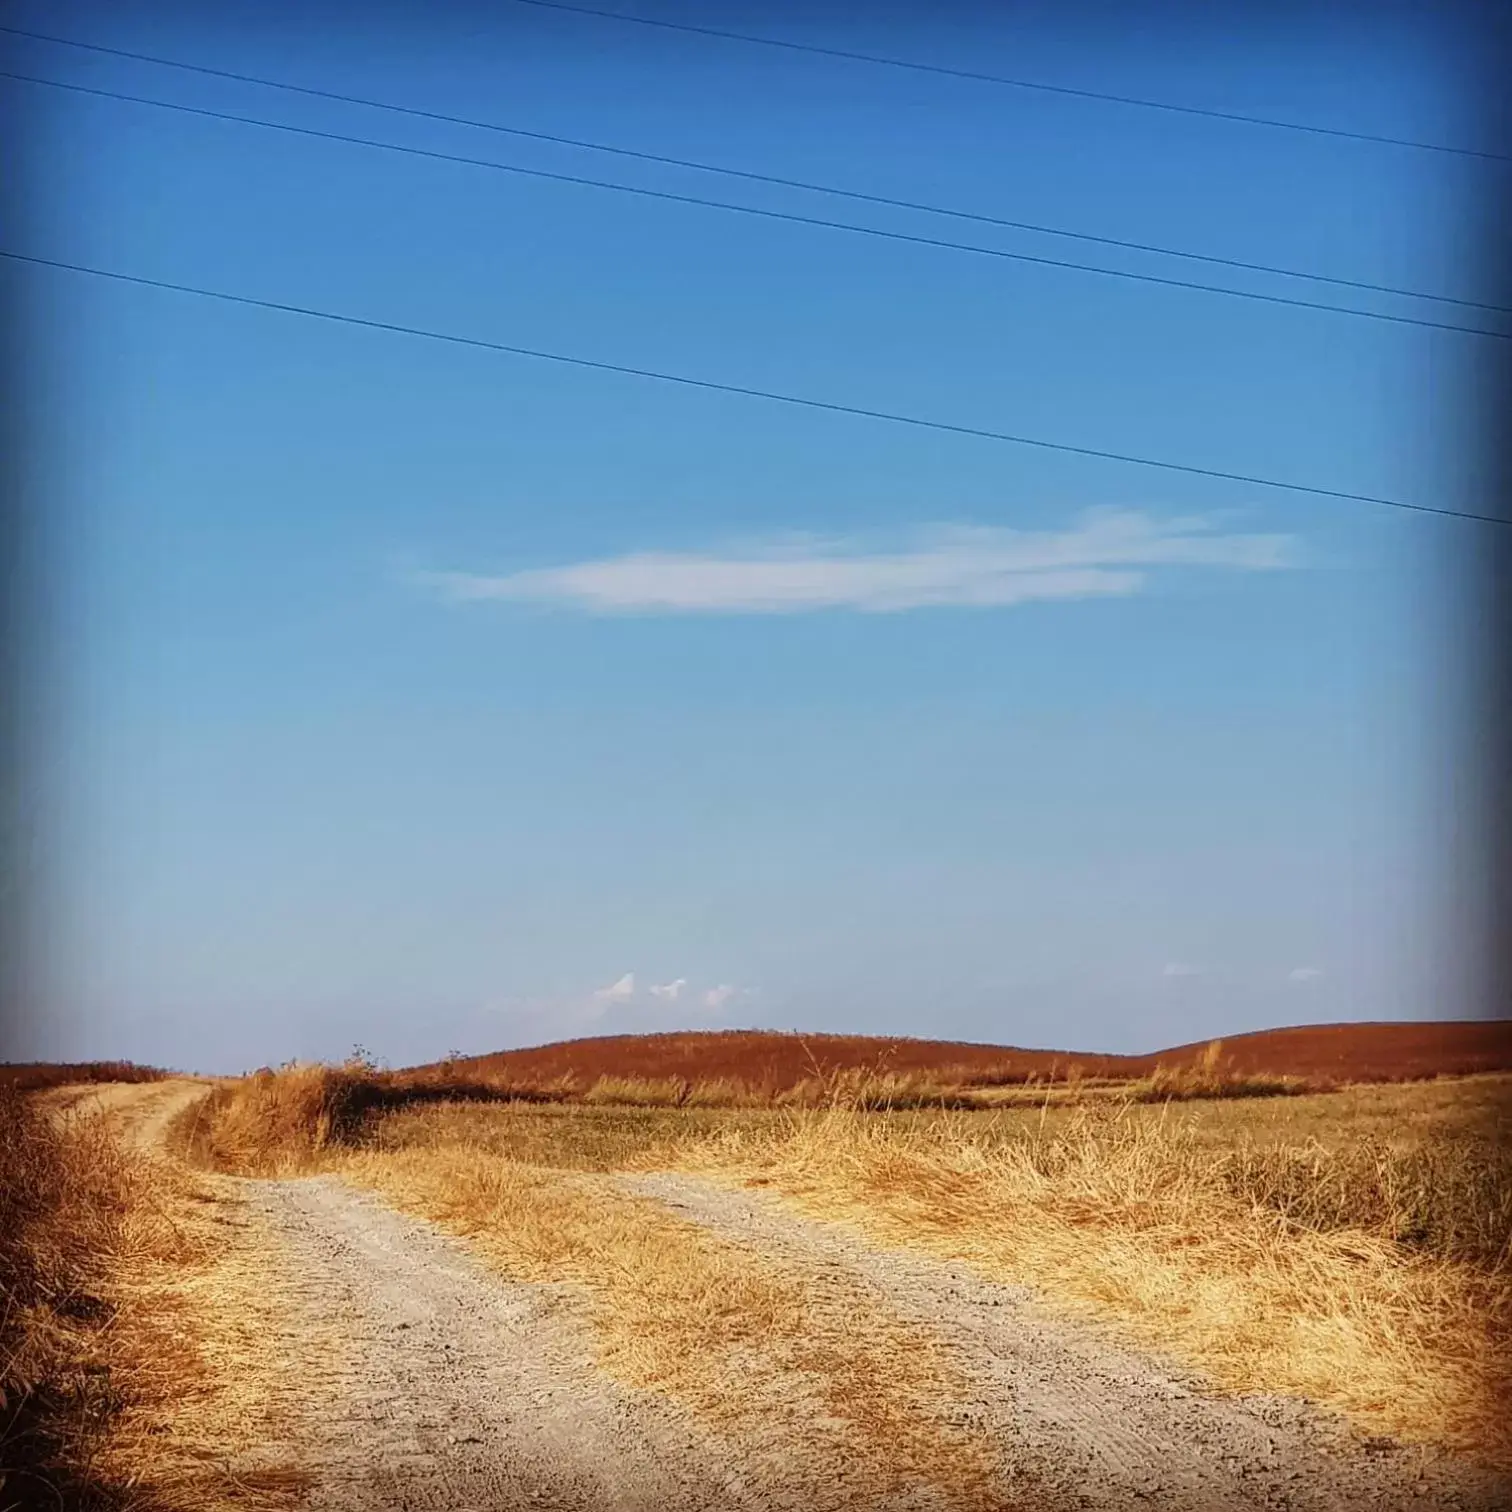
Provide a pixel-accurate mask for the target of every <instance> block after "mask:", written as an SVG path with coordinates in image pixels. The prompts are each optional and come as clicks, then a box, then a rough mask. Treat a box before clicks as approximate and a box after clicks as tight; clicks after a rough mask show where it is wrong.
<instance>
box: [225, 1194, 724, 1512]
mask: <svg viewBox="0 0 1512 1512" xmlns="http://www.w3.org/2000/svg"><path fill="white" fill-rule="evenodd" d="M247 1187H248V1195H249V1197H250V1199H251V1201H252V1203H253V1206H254V1209H255V1210H256V1211H258V1212H259V1213H260V1214H261V1215H262V1217H263V1218H264V1220H265V1221H266V1222H267V1223H268V1225H269V1226H270V1227H271V1228H272V1229H274V1230H276V1231H277V1232H278V1233H279V1235H280V1237H281V1239H282V1241H283V1242H284V1243H285V1244H286V1245H287V1246H288V1247H289V1249H290V1250H291V1251H292V1253H293V1255H294V1257H295V1258H296V1261H297V1262H298V1263H297V1266H296V1269H297V1271H298V1274H299V1277H300V1280H299V1282H298V1289H297V1293H296V1294H295V1295H293V1296H290V1297H288V1298H287V1299H286V1300H287V1302H288V1305H289V1307H290V1309H291V1310H292V1311H293V1312H294V1313H295V1314H296V1315H298V1316H304V1317H308V1318H310V1319H312V1320H319V1326H320V1327H321V1328H322V1329H323V1330H329V1329H331V1327H332V1326H333V1324H334V1325H337V1326H339V1327H340V1328H341V1331H342V1337H343V1346H344V1347H343V1353H344V1355H345V1356H346V1357H347V1360H348V1361H349V1362H350V1363H348V1364H347V1365H346V1366H345V1368H344V1369H342V1370H341V1371H340V1372H339V1375H327V1376H324V1377H323V1378H320V1379H317V1380H316V1381H314V1382H311V1383H310V1386H311V1387H312V1388H313V1389H309V1390H308V1391H307V1396H308V1402H307V1404H306V1407H307V1410H306V1414H305V1415H306V1423H307V1431H308V1435H309V1443H308V1454H309V1463H308V1466H307V1468H309V1469H310V1470H311V1471H313V1472H314V1474H315V1477H316V1490H315V1492H314V1495H313V1498H312V1501H311V1506H312V1507H314V1508H318V1509H329V1512H367V1509H377V1508H404V1509H411V1508H413V1509H417V1512H418V1509H422V1508H424V1509H429V1508H437V1509H440V1508H446V1509H448V1512H462V1509H465V1508H478V1509H480V1512H481V1509H484V1508H488V1509H494V1508H505V1507H508V1508H513V1507H527V1506H528V1507H553V1508H564V1509H566V1508H571V1509H584V1512H587V1509H594V1512H598V1509H604V1512H658V1509H664V1508H687V1509H689V1512H699V1509H704V1508H714V1507H720V1508H731V1509H737V1508H745V1507H748V1506H751V1505H752V1503H750V1502H749V1501H748V1500H747V1499H746V1498H744V1497H742V1496H740V1495H737V1494H736V1493H735V1492H734V1491H733V1490H731V1489H730V1488H729V1487H728V1486H727V1485H726V1480H727V1474H728V1473H727V1472H726V1471H724V1470H723V1469H722V1468H721V1465H720V1463H719V1461H718V1456H717V1455H716V1454H715V1452H714V1451H713V1447H712V1446H710V1445H708V1444H706V1443H703V1442H701V1441H700V1440H699V1439H698V1437H697V1436H696V1434H695V1433H694V1432H693V1431H691V1429H690V1428H689V1427H688V1425H686V1424H684V1423H682V1422H681V1421H679V1420H678V1418H677V1416H676V1414H675V1413H673V1412H672V1411H670V1410H667V1409H665V1408H664V1407H663V1406H662V1405H661V1404H660V1403H658V1402H656V1401H655V1400H653V1399H649V1398H642V1397H638V1396H631V1395H630V1394H629V1393H626V1392H623V1391H620V1390H618V1389H616V1388H615V1387H614V1386H613V1384H612V1383H610V1382H609V1381H607V1380H606V1379H605V1378H604V1377H602V1376H600V1375H599V1374H597V1373H596V1371H595V1369H594V1363H593V1354H592V1350H591V1347H590V1345H589V1343H588V1341H587V1340H586V1338H585V1337H582V1336H580V1331H579V1330H578V1329H576V1328H575V1327H573V1326H572V1322H571V1320H570V1318H568V1317H564V1316H563V1313H564V1312H565V1311H566V1309H564V1308H563V1306H562V1303H563V1302H564V1301H567V1300H568V1299H564V1298H561V1297H558V1296H555V1295H554V1294H553V1291H552V1289H551V1288H549V1287H542V1286H521V1285H512V1284H509V1283H507V1282H504V1281H501V1280H499V1279H498V1278H496V1277H494V1276H492V1275H490V1274H488V1273H487V1272H486V1271H484V1270H483V1268H482V1267H481V1265H480V1264H479V1263H478V1262H477V1261H475V1260H474V1258H473V1257H472V1256H471V1255H470V1254H469V1253H468V1252H467V1251H466V1249H465V1248H464V1246H463V1245H461V1244H460V1243H458V1242H457V1241H455V1240H452V1239H450V1238H448V1237H447V1236H446V1235H444V1234H442V1233H440V1232H439V1231H437V1230H436V1229H435V1228H433V1227H432V1226H431V1225H429V1224H427V1223H425V1222H424V1221H422V1220H420V1219H415V1218H410V1217H407V1216H405V1215H402V1214H400V1213H397V1212H395V1211H393V1210H392V1209H390V1208H388V1207H386V1206H384V1205H383V1204H382V1203H381V1202H380V1201H378V1200H377V1199H375V1198H373V1197H370V1196H369V1195H367V1194H366V1193H362V1192H359V1191H357V1190H355V1189H353V1188H351V1187H349V1186H346V1185H345V1184H344V1183H342V1182H340V1181H338V1180H336V1179H334V1178H331V1177H313V1178H304V1179H298V1180H291V1181H276V1182H275V1181H254V1182H249V1183H247ZM569 1305H570V1304H569Z"/></svg>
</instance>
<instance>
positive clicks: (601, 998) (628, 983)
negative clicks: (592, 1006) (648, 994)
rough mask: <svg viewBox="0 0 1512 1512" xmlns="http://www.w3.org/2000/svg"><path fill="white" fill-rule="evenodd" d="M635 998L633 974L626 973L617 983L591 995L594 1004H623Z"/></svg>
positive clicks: (611, 983)
mask: <svg viewBox="0 0 1512 1512" xmlns="http://www.w3.org/2000/svg"><path fill="white" fill-rule="evenodd" d="M634 996H635V973H634V972H633V971H627V972H626V973H625V974H624V976H622V977H621V978H620V979H619V981H617V982H610V984H609V985H608V986H607V987H600V988H599V989H598V990H597V991H596V992H595V993H594V994H593V1001H594V1002H595V1003H606V1004H607V1003H624V1002H628V1001H629V1000H630V999H631V998H633V997H634Z"/></svg>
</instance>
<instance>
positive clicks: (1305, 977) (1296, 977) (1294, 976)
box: [1286, 966, 1323, 982]
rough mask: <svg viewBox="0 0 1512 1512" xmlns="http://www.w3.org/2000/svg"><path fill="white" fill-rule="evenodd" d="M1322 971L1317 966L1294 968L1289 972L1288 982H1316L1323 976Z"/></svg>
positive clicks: (1287, 975)
mask: <svg viewBox="0 0 1512 1512" xmlns="http://www.w3.org/2000/svg"><path fill="white" fill-rule="evenodd" d="M1322 975H1323V973H1322V971H1321V970H1320V969H1319V968H1318V967H1316V966H1294V967H1292V969H1291V970H1290V971H1289V972H1287V974H1286V980H1287V981H1288V982H1315V981H1317V979H1318V978H1319V977H1320V976H1322Z"/></svg>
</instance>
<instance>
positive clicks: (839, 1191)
mask: <svg viewBox="0 0 1512 1512" xmlns="http://www.w3.org/2000/svg"><path fill="white" fill-rule="evenodd" d="M1154 1111H1155V1110H1150V1109H1138V1108H1131V1107H1129V1106H1127V1105H1126V1106H1123V1107H1112V1108H1109V1107H1095V1106H1089V1107H1086V1108H1082V1109H1079V1110H1075V1111H1073V1112H1072V1113H1070V1114H1069V1115H1066V1116H1063V1117H1061V1118H1059V1119H1057V1120H1056V1121H1055V1123H1054V1124H1053V1125H1049V1126H1048V1127H1045V1126H1040V1125H1037V1124H1036V1123H1034V1122H1033V1121H1032V1120H1031V1119H1028V1118H1019V1119H1017V1120H1015V1126H1014V1127H1011V1128H1006V1129H1005V1128H1004V1127H1003V1126H1002V1124H1001V1122H997V1123H993V1122H984V1121H983V1120H981V1119H979V1118H972V1117H969V1116H956V1117H950V1116H937V1117H936V1118H934V1119H932V1120H928V1121H914V1122H913V1123H912V1124H905V1123H902V1122H900V1121H879V1120H877V1119H875V1118H867V1117H864V1116H860V1115H858V1114H856V1113H854V1112H852V1111H850V1110H847V1109H836V1110H829V1111H825V1112H821V1113H818V1114H813V1115H808V1116H805V1117H799V1118H795V1119H794V1120H793V1121H792V1122H791V1123H790V1124H789V1125H788V1126H787V1127H785V1128H780V1129H768V1130H751V1129H747V1130H732V1131H729V1132H727V1133H725V1134H721V1135H716V1136H713V1137H705V1138H704V1139H703V1140H702V1142H701V1143H694V1142H684V1143H682V1144H681V1145H680V1146H668V1147H664V1148H663V1149H662V1150H661V1151H654V1150H653V1151H648V1152H647V1153H646V1154H645V1155H644V1156H642V1157H641V1158H642V1159H644V1160H647V1161H649V1162H651V1163H653V1164H657V1163H667V1162H675V1163H676V1164H678V1165H680V1166H682V1167H683V1168H685V1169H692V1170H697V1171H702V1172H705V1173H707V1174H712V1175H722V1176H724V1177H725V1178H727V1179H732V1180H743V1181H750V1182H756V1183H760V1184H763V1185H767V1186H770V1187H772V1188H775V1189H776V1190H777V1191H779V1192H780V1193H782V1194H784V1195H785V1196H787V1197H788V1198H789V1199H790V1200H792V1201H793V1202H794V1203H795V1204H796V1205H797V1206H798V1207H799V1208H801V1209H802V1210H803V1211H805V1212H806V1213H809V1214H811V1215H814V1216H819V1217H825V1218H838V1219H841V1220H844V1221H846V1222H848V1223H851V1224H853V1225H855V1226H857V1227H859V1228H860V1229H862V1230H863V1231H865V1232H866V1233H868V1234H870V1235H871V1236H873V1237H874V1238H875V1239H877V1240H879V1241H881V1242H884V1243H887V1244H892V1245H900V1246H906V1247H909V1248H915V1249H920V1250H924V1251H926V1252H928V1253H931V1254H934V1255H937V1256H940V1257H944V1258H949V1259H952V1260H963V1261H966V1262H969V1263H970V1264H972V1265H973V1266H975V1267H976V1268H977V1269H979V1270H980V1271H981V1272H983V1273H984V1274H986V1275H988V1276H991V1277H994V1278H997V1279H1002V1280H1012V1281H1017V1282H1026V1283H1028V1284H1030V1285H1033V1286H1035V1287H1036V1288H1038V1289H1039V1290H1040V1291H1041V1292H1042V1293H1043V1295H1044V1296H1045V1297H1046V1298H1047V1299H1048V1300H1049V1301H1050V1303H1051V1304H1052V1305H1058V1306H1060V1307H1061V1308H1063V1309H1066V1310H1068V1311H1071V1312H1074V1313H1077V1314H1078V1315H1080V1316H1084V1317H1088V1318H1096V1319H1100V1320H1103V1321H1105V1322H1110V1323H1113V1324H1115V1325H1116V1326H1117V1327H1118V1329H1119V1330H1120V1331H1121V1332H1122V1333H1123V1334H1124V1335H1125V1336H1127V1337H1129V1338H1131V1339H1132V1340H1133V1341H1135V1342H1137V1343H1139V1344H1142V1345H1145V1346H1147V1347H1151V1348H1154V1349H1156V1350H1158V1351H1161V1352H1163V1353H1166V1354H1168V1355H1171V1356H1175V1357H1177V1358H1180V1359H1182V1360H1184V1361H1186V1362H1189V1363H1190V1364H1193V1365H1195V1366H1196V1367H1198V1368H1199V1369H1200V1370H1202V1371H1203V1372H1204V1373H1205V1374H1206V1375H1207V1376H1208V1377H1209V1378H1210V1379H1211V1380H1212V1381H1213V1382H1214V1383H1215V1384H1217V1385H1219V1386H1220V1387H1223V1388H1226V1389H1229V1390H1233V1391H1271V1392H1282V1393H1289V1394H1294V1395H1298V1396H1302V1397H1307V1398H1310V1399H1312V1400H1314V1401H1318V1402H1322V1403H1325V1404H1327V1405H1329V1406H1332V1407H1335V1408H1338V1409H1340V1410H1341V1411H1343V1412H1344V1413H1346V1414H1347V1415H1348V1416H1350V1417H1351V1418H1352V1419H1353V1420H1354V1421H1355V1422H1356V1423H1357V1424H1358V1425H1359V1426H1360V1427H1362V1428H1363V1429H1365V1430H1367V1431H1371V1432H1388V1433H1392V1434H1395V1435H1397V1436H1400V1437H1402V1438H1404V1439H1407V1440H1409V1441H1418V1442H1432V1443H1436V1444H1440V1445H1444V1446H1446V1447H1450V1448H1455V1449H1460V1450H1464V1451H1468V1452H1470V1453H1472V1454H1474V1455H1476V1456H1477V1457H1479V1458H1481V1459H1482V1460H1484V1461H1486V1462H1487V1463H1491V1464H1495V1465H1498V1466H1501V1467H1507V1466H1509V1465H1512V1430H1509V1428H1508V1425H1507V1424H1506V1422H1505V1421H1504V1414H1503V1412H1502V1411H1501V1404H1502V1403H1503V1402H1505V1400H1507V1399H1508V1397H1509V1395H1512V1359H1509V1351H1508V1346H1509V1339H1512V1255H1509V1244H1508V1234H1509V1232H1512V1218H1509V1204H1512V1198H1509V1192H1508V1187H1509V1160H1508V1156H1507V1154H1506V1152H1505V1150H1504V1148H1503V1147H1502V1146H1500V1145H1499V1144H1497V1143H1496V1142H1495V1141H1494V1140H1489V1139H1486V1138H1484V1136H1483V1135H1482V1134H1481V1133H1478V1132H1477V1131H1474V1130H1464V1129H1459V1130H1455V1129H1452V1128H1450V1127H1448V1126H1447V1125H1446V1126H1444V1127H1442V1128H1440V1129H1439V1130H1437V1131H1436V1132H1435V1134H1434V1135H1432V1136H1430V1137H1428V1138H1425V1139H1423V1140H1420V1141H1418V1142H1416V1143H1413V1144H1410V1145H1408V1146H1406V1147H1400V1146H1398V1147H1393V1146H1392V1145H1391V1144H1390V1143H1389V1142H1387V1141H1385V1140H1382V1139H1377V1140H1375V1141H1373V1142H1369V1143H1363V1144H1353V1143H1352V1144H1346V1145H1343V1146H1336V1147H1333V1148H1330V1147H1328V1146H1325V1145H1323V1144H1321V1143H1317V1142H1312V1143H1304V1144H1288V1143H1285V1142H1278V1141H1275V1140H1271V1141H1269V1142H1263V1143H1262V1142H1257V1141H1251V1140H1246V1139H1244V1138H1243V1137H1242V1133H1241V1134H1240V1137H1238V1138H1235V1139H1233V1140H1232V1142H1231V1143H1230V1144H1229V1145H1228V1146H1227V1147H1224V1146H1223V1145H1221V1144H1220V1143H1219V1142H1218V1141H1216V1140H1215V1138H1214V1137H1213V1129H1212V1127H1211V1126H1209V1127H1208V1128H1207V1129H1206V1130H1204V1129H1203V1128H1202V1126H1201V1125H1200V1124H1198V1123H1196V1122H1192V1121H1188V1120H1187V1119H1186V1118H1185V1117H1184V1116H1181V1115H1179V1114H1176V1113H1172V1112H1171V1111H1170V1110H1160V1114H1157V1115H1156V1116H1153V1117H1152V1116H1149V1115H1150V1114H1151V1113H1153V1112H1154ZM1236 1131H1242V1125H1235V1124H1231V1133H1232V1132H1236Z"/></svg>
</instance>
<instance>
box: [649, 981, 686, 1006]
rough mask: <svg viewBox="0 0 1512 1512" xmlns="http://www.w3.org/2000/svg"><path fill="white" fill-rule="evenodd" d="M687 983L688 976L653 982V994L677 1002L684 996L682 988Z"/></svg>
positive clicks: (670, 1001)
mask: <svg viewBox="0 0 1512 1512" xmlns="http://www.w3.org/2000/svg"><path fill="white" fill-rule="evenodd" d="M687 985H688V979H687V978H686V977H678V978H677V980H676V981H674V982H653V983H652V984H651V996H652V997H659V998H665V999H666V1000H667V1001H668V1002H669V1003H675V1002H676V1001H677V1000H678V998H680V997H681V996H682V990H683V988H684V987H686V986H687Z"/></svg>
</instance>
